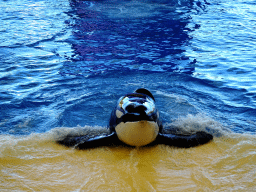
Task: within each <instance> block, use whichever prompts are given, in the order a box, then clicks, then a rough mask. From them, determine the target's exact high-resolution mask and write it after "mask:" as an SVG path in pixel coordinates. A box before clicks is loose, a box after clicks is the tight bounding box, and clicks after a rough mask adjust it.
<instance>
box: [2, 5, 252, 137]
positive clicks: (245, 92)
mask: <svg viewBox="0 0 256 192" xmlns="http://www.w3.org/2000/svg"><path fill="white" fill-rule="evenodd" d="M0 20H1V21H0V37H1V38H0V86H1V89H0V133H1V134H14V135H26V134H31V133H34V132H36V133H38V132H46V131H49V130H51V129H53V128H55V127H74V126H77V125H80V126H85V125H91V126H94V125H99V126H106V125H107V124H108V119H109V116H110V113H111V110H112V108H113V106H114V105H115V103H116V101H117V99H118V98H119V97H120V96H121V95H123V94H125V93H127V92H132V91H134V90H135V89H136V88H138V87H145V88H148V89H149V90H151V91H152V93H153V94H154V95H155V98H156V101H157V106H158V108H159V110H160V113H161V116H162V118H163V120H164V121H165V122H167V123H168V122H172V121H175V120H176V119H178V118H180V117H184V116H186V115H188V114H192V115H196V114H201V115H202V116H207V117H209V118H212V119H214V121H216V122H218V123H220V124H222V125H223V127H225V128H229V129H231V130H232V131H234V132H237V133H249V134H255V133H256V121H255V115H256V84H255V82H256V54H255V50H256V3H255V1H253V0H246V1H243V0H232V1H225V0H198V1H197V0H194V1H193V0H181V1H178V0H137V1H135V0H119V1H118V0H109V1H108V0H102V1H79V0H76V1H75V0H51V1H50V0H4V1H3V0H1V5H0Z"/></svg>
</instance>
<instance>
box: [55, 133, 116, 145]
mask: <svg viewBox="0 0 256 192" xmlns="http://www.w3.org/2000/svg"><path fill="white" fill-rule="evenodd" d="M117 140H118V138H117V135H116V133H114V132H113V133H111V134H109V135H102V136H96V137H93V138H89V139H88V137H87V136H67V137H65V138H64V139H62V140H59V141H57V143H59V144H61V145H64V146H67V147H75V148H76V149H89V148H96V147H101V146H109V145H111V144H115V143H116V142H117Z"/></svg>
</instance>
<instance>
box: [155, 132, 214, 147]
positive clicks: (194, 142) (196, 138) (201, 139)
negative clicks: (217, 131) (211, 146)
mask: <svg viewBox="0 0 256 192" xmlns="http://www.w3.org/2000/svg"><path fill="white" fill-rule="evenodd" d="M212 139H213V136H212V135H211V134H209V133H206V132H204V131H198V132H196V133H194V134H191V135H174V134H159V135H158V138H157V140H158V142H159V143H161V144H166V145H171V146H175V147H182V148H189V147H195V146H198V145H202V144H205V143H208V142H209V141H211V140H212Z"/></svg>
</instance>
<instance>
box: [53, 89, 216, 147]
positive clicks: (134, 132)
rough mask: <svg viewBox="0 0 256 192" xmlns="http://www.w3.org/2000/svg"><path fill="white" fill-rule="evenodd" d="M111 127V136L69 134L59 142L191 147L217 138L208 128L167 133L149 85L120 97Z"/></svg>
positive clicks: (63, 143) (74, 144) (93, 144)
mask: <svg viewBox="0 0 256 192" xmlns="http://www.w3.org/2000/svg"><path fill="white" fill-rule="evenodd" d="M108 128H109V131H110V133H109V134H107V135H100V136H95V137H92V138H88V137H87V136H86V135H82V136H72V135H67V136H66V137H65V138H63V139H61V140H58V141H57V143H59V144H62V145H65V146H68V147H75V148H77V149H87V148H95V147H100V146H111V145H128V146H133V147H141V146H149V145H156V144H165V145H170V146H175V147H182V148H189V147H195V146H198V145H202V144H206V143H208V142H210V141H211V140H212V139H213V135H211V134H209V133H207V132H205V131H197V132H193V133H189V134H188V133H187V134H185V133H184V134H180V133H179V132H178V131H176V132H175V131H173V132H172V133H171V134H166V133H163V124H162V121H161V119H160V115H159V111H158V110H157V108H156V105H155V98H154V96H153V95H152V93H151V92H150V91H149V90H147V89H145V88H139V89H137V90H136V91H134V92H133V93H129V94H126V95H124V96H122V97H121V98H120V99H119V100H118V102H117V104H116V106H115V107H114V109H113V111H112V113H111V116H110V120H109V127H108ZM170 129H171V128H170Z"/></svg>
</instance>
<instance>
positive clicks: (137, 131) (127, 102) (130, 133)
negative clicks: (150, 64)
mask: <svg viewBox="0 0 256 192" xmlns="http://www.w3.org/2000/svg"><path fill="white" fill-rule="evenodd" d="M114 113H115V114H114V115H115V116H116V126H115V131H116V133H117V136H118V138H119V139H120V140H121V141H123V142H124V143H126V144H128V145H131V146H144V145H147V144H149V143H151V142H153V141H154V140H155V139H156V137H157V135H158V133H159V120H158V118H159V113H158V111H157V109H156V106H155V99H154V97H153V95H152V94H151V93H150V91H148V90H147V89H143V88H140V89H137V90H136V91H135V92H134V93H130V94H127V95H125V96H123V97H121V98H120V99H119V100H118V103H117V107H116V109H115V111H114Z"/></svg>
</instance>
